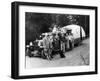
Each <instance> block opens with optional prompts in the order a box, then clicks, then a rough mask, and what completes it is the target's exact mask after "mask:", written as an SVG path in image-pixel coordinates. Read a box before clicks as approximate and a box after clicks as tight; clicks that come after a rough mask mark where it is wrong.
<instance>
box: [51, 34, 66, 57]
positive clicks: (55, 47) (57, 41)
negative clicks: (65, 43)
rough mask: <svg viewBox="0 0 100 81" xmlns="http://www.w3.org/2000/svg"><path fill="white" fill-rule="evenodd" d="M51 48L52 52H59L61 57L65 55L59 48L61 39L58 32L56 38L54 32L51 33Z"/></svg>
mask: <svg viewBox="0 0 100 81" xmlns="http://www.w3.org/2000/svg"><path fill="white" fill-rule="evenodd" d="M52 45H53V48H52V54H60V57H61V58H64V57H65V55H64V54H63V51H62V50H61V41H60V37H59V34H58V38H56V34H55V33H54V34H53V42H52Z"/></svg>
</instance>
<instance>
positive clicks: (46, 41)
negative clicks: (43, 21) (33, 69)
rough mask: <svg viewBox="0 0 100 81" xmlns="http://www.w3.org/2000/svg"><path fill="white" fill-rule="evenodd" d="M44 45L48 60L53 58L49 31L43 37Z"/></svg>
mask: <svg viewBox="0 0 100 81" xmlns="http://www.w3.org/2000/svg"><path fill="white" fill-rule="evenodd" d="M43 47H44V54H45V56H46V58H47V59H48V60H51V44H50V36H49V34H48V33H46V34H45V37H44V38H43Z"/></svg>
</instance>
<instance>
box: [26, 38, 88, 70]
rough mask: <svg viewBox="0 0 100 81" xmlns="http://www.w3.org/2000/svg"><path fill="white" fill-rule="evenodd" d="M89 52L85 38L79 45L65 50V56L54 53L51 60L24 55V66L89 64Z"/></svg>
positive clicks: (29, 67)
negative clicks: (61, 56)
mask: <svg viewBox="0 0 100 81" xmlns="http://www.w3.org/2000/svg"><path fill="white" fill-rule="evenodd" d="M89 54H90V53H89V39H85V40H84V41H83V42H82V44H81V45H79V46H77V47H75V48H74V49H73V50H71V51H68V52H66V53H65V56H66V57H65V58H60V56H59V55H55V56H53V59H52V60H47V59H42V58H39V57H28V56H26V68H28V69H31V68H41V67H61V66H82V65H89Z"/></svg>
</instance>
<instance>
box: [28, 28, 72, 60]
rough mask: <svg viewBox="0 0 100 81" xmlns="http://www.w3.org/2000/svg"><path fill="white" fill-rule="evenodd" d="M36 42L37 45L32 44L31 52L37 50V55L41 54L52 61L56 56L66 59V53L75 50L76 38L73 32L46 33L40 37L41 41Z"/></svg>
mask: <svg viewBox="0 0 100 81" xmlns="http://www.w3.org/2000/svg"><path fill="white" fill-rule="evenodd" d="M34 42H35V43H34V44H37V45H34V44H32V45H31V46H30V47H29V50H30V51H34V50H35V49H36V48H37V49H38V51H37V52H35V53H38V54H40V55H41V56H42V57H43V58H46V59H48V60H51V59H52V58H53V55H55V54H59V55H60V57H61V58H64V57H65V55H64V53H65V52H66V51H67V50H69V49H73V48H74V37H73V34H72V33H71V30H67V31H66V32H61V31H60V32H49V33H45V34H44V35H41V36H40V39H39V40H35V41H34ZM31 43H32V42H31ZM31 55H32V54H31ZM33 55H34V54H33Z"/></svg>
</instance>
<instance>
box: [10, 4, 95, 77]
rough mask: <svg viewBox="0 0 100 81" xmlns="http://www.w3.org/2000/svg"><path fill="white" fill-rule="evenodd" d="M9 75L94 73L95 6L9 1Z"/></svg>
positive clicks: (33, 75) (32, 75)
mask: <svg viewBox="0 0 100 81" xmlns="http://www.w3.org/2000/svg"><path fill="white" fill-rule="evenodd" d="M11 58H12V61H11V62H12V63H11V64H12V73H11V74H12V78H14V79H16V78H17V79H20V78H23V79H24V78H41V77H55V76H71V75H85V74H97V7H94V6H81V5H80V6H79V5H61V4H48V3H47V4H46V3H31V2H30V3H27V2H13V3H12V57H11Z"/></svg>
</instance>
